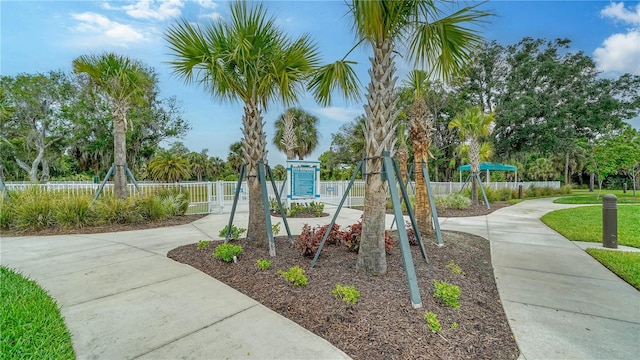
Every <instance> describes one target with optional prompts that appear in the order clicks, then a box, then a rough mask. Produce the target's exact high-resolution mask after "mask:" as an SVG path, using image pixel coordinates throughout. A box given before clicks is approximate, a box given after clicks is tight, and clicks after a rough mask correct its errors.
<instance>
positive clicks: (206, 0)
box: [196, 0, 218, 9]
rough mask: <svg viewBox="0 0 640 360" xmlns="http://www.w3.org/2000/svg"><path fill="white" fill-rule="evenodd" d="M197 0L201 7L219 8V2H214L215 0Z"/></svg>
mask: <svg viewBox="0 0 640 360" xmlns="http://www.w3.org/2000/svg"><path fill="white" fill-rule="evenodd" d="M196 2H197V3H198V5H200V7H203V8H206V9H216V8H218V4H217V3H215V2H213V0H197V1H196Z"/></svg>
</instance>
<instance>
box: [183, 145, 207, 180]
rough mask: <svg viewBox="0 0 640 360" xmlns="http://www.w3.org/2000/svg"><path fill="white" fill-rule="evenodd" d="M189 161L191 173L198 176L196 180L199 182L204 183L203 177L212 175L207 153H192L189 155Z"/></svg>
mask: <svg viewBox="0 0 640 360" xmlns="http://www.w3.org/2000/svg"><path fill="white" fill-rule="evenodd" d="M187 161H188V162H189V166H190V167H191V173H192V174H193V175H195V176H196V180H198V181H202V177H203V175H205V174H208V173H210V172H211V170H212V166H211V163H210V162H209V157H208V156H207V154H206V151H203V152H201V153H198V152H195V151H192V152H190V153H189V154H187Z"/></svg>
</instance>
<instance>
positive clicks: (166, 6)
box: [102, 0, 184, 20]
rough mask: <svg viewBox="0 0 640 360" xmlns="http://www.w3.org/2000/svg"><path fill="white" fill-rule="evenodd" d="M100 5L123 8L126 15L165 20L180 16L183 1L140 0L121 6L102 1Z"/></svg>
mask: <svg viewBox="0 0 640 360" xmlns="http://www.w3.org/2000/svg"><path fill="white" fill-rule="evenodd" d="M102 7H103V8H104V9H107V10H124V11H125V12H126V13H127V15H129V16H131V17H133V18H136V19H151V20H167V19H171V18H176V17H179V16H180V14H181V13H182V10H181V9H182V7H184V2H183V1H181V0H166V1H153V0H141V1H138V2H136V3H134V4H131V5H124V6H121V7H118V6H112V5H111V4H109V3H104V4H103V5H102Z"/></svg>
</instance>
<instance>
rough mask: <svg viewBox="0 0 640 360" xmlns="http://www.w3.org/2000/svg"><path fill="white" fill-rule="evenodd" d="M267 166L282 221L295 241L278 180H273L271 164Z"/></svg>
mask: <svg viewBox="0 0 640 360" xmlns="http://www.w3.org/2000/svg"><path fill="white" fill-rule="evenodd" d="M265 166H266V168H267V174H268V175H269V180H271V186H272V187H273V192H274V193H275V194H276V201H277V202H278V209H279V210H280V215H282V222H284V228H285V229H286V230H287V236H288V237H289V241H293V239H292V238H291V230H289V222H288V221H287V212H286V211H284V206H282V202H281V201H280V194H282V193H278V187H277V186H276V182H275V181H273V174H272V173H271V167H269V165H265Z"/></svg>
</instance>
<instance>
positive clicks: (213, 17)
mask: <svg viewBox="0 0 640 360" xmlns="http://www.w3.org/2000/svg"><path fill="white" fill-rule="evenodd" d="M198 17H199V18H201V19H211V20H218V19H221V18H222V14H220V13H219V12H217V11H214V12H212V13H206V14H200V15H198Z"/></svg>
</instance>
